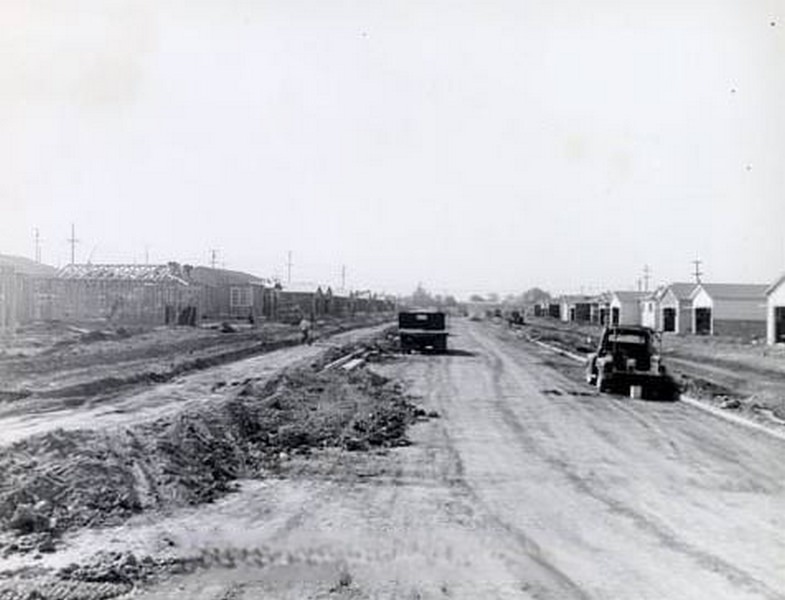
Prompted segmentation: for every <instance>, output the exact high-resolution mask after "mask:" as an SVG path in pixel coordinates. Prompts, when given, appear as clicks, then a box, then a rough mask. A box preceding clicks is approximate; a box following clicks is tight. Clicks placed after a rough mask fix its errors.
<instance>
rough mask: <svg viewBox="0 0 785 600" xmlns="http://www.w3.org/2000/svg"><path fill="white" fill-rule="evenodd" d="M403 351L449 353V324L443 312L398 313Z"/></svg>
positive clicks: (416, 311)
mask: <svg viewBox="0 0 785 600" xmlns="http://www.w3.org/2000/svg"><path fill="white" fill-rule="evenodd" d="M398 334H399V336H400V339H401V351H402V352H405V353H407V354H408V353H409V352H411V351H412V350H420V351H421V352H423V351H430V352H434V353H438V354H443V353H445V352H447V335H448V334H447V324H446V318H445V314H444V313H443V312H437V311H428V310H413V311H405V312H400V313H398Z"/></svg>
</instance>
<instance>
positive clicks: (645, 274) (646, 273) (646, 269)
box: [643, 265, 651, 292]
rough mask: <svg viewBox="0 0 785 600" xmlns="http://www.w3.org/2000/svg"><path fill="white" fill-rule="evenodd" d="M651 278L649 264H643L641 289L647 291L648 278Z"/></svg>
mask: <svg viewBox="0 0 785 600" xmlns="http://www.w3.org/2000/svg"><path fill="white" fill-rule="evenodd" d="M650 278H651V269H650V268H649V265H643V291H644V292H648V291H649V279H650Z"/></svg>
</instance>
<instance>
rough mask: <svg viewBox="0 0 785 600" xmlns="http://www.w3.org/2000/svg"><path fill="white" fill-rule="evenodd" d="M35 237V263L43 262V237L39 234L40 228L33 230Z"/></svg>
mask: <svg viewBox="0 0 785 600" xmlns="http://www.w3.org/2000/svg"><path fill="white" fill-rule="evenodd" d="M33 236H34V237H35V262H37V263H40V262H41V235H40V234H39V232H38V227H36V228H35V229H33Z"/></svg>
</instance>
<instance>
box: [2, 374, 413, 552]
mask: <svg viewBox="0 0 785 600" xmlns="http://www.w3.org/2000/svg"><path fill="white" fill-rule="evenodd" d="M424 417H426V415H425V414H424V413H423V411H422V410H421V409H418V408H417V407H416V406H415V405H414V404H412V403H411V402H410V400H409V399H408V398H407V397H406V396H405V394H404V393H403V390H402V388H401V387H400V386H399V385H398V384H396V383H394V382H391V381H389V380H387V379H385V378H383V377H381V376H379V375H377V374H374V373H372V372H371V371H369V370H367V369H358V370H356V371H353V372H351V373H346V372H344V371H342V370H340V369H337V370H330V371H327V372H319V371H317V370H315V369H313V368H305V369H304V368H300V369H297V370H291V371H288V372H284V373H283V374H281V375H280V376H278V377H277V378H275V379H273V380H271V381H269V382H267V383H265V384H259V383H254V382H248V383H246V384H245V385H244V386H240V387H238V390H237V392H236V393H234V394H233V395H231V396H229V397H227V398H226V399H225V400H223V401H220V402H216V403H213V404H211V405H210V406H200V407H192V408H190V409H187V410H184V411H182V412H180V413H179V414H177V415H175V416H173V417H171V416H170V417H166V418H162V419H159V420H158V421H155V422H152V423H143V424H138V425H135V426H133V427H132V428H128V429H123V430H118V431H111V432H106V431H101V432H97V431H62V430H56V431H53V432H50V433H46V434H43V435H40V436H35V437H31V438H28V439H26V440H23V441H21V442H19V443H17V444H15V445H13V446H10V447H6V448H2V449H0V532H4V534H3V535H0V547H1V548H2V551H3V552H4V553H10V552H25V551H34V552H50V551H54V550H55V549H56V541H57V537H58V536H59V535H60V534H62V533H63V532H65V531H69V530H73V529H75V528H80V527H85V526H100V525H112V524H117V523H119V522H122V521H123V520H125V519H127V518H128V517H129V516H131V515H133V514H135V513H138V512H140V511H142V510H145V509H147V508H153V507H164V506H166V507H168V506H184V505H193V504H199V503H203V502H210V501H213V500H215V499H216V498H218V497H220V496H222V495H224V494H226V493H228V492H230V491H232V489H234V488H233V481H234V480H236V479H238V478H240V477H258V476H263V475H264V474H265V473H269V472H270V471H271V470H273V469H275V470H276V472H278V471H279V470H280V462H281V456H282V455H283V456H285V455H288V454H292V453H303V454H308V453H310V452H311V451H313V450H314V449H319V448H326V447H340V448H344V449H347V450H363V449H369V448H373V447H391V446H400V445H405V444H407V443H408V442H407V440H406V428H407V426H408V425H409V424H410V423H412V422H414V421H415V420H417V419H420V418H424ZM9 534H13V535H9Z"/></svg>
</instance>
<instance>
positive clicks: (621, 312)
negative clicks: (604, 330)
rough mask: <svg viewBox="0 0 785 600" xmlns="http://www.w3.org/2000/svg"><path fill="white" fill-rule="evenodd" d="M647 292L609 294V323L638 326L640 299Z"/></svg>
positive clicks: (639, 322) (639, 320)
mask: <svg viewBox="0 0 785 600" xmlns="http://www.w3.org/2000/svg"><path fill="white" fill-rule="evenodd" d="M648 294H649V292H625V291H620V292H611V305H610V308H611V323H612V324H613V325H640V324H641V306H640V301H641V298H643V297H645V296H647V295H648Z"/></svg>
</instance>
